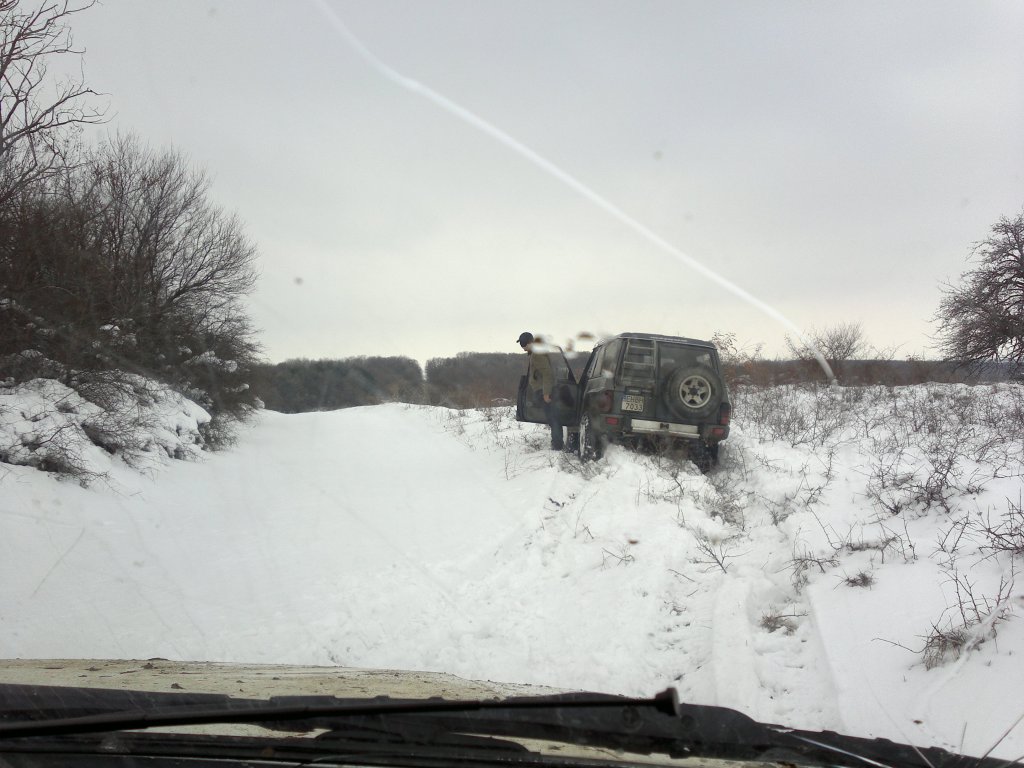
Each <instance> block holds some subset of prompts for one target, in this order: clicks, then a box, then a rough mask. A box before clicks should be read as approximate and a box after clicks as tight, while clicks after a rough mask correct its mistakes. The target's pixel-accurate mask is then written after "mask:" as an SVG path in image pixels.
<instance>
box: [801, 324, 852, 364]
mask: <svg viewBox="0 0 1024 768" xmlns="http://www.w3.org/2000/svg"><path fill="white" fill-rule="evenodd" d="M808 339H809V340H810V341H811V342H812V343H813V344H814V346H815V347H817V348H818V350H819V351H820V352H821V354H822V355H823V356H824V357H825V359H826V360H827V361H828V362H829V364H833V363H837V362H843V361H844V360H856V359H858V358H860V357H862V356H863V355H864V354H866V353H867V352H868V350H869V346H868V343H867V341H866V340H865V338H864V329H863V328H862V327H861V324H860V323H838V324H836V325H833V326H829V327H827V328H824V329H823V330H820V331H818V330H813V329H812V330H811V331H810V332H809V333H808ZM786 346H787V347H788V348H789V351H790V353H791V354H792V355H793V357H795V358H796V359H797V360H806V361H810V360H813V359H814V353H813V352H812V351H811V349H810V347H808V346H806V345H805V344H803V343H801V342H799V341H794V340H793V339H791V338H790V337H789V336H786Z"/></svg>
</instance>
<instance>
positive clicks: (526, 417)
mask: <svg viewBox="0 0 1024 768" xmlns="http://www.w3.org/2000/svg"><path fill="white" fill-rule="evenodd" d="M549 349H551V350H552V351H550V352H536V353H534V354H546V355H547V356H548V357H549V358H550V359H551V371H552V373H554V375H555V389H554V397H553V399H554V402H555V404H556V405H557V407H558V413H559V418H560V420H561V422H562V426H565V427H574V426H576V422H577V418H578V417H577V414H576V398H577V396H578V394H579V385H578V384H577V382H576V376H575V375H574V374H573V372H572V368H571V367H570V366H569V361H568V360H566V359H565V353H564V352H563V351H562V348H561V347H549ZM516 421H526V422H530V423H531V424H547V423H548V420H547V419H546V418H545V417H544V401H543V399H541V398H540V397H539V396H537V397H536V399H534V392H533V390H531V389H530V386H529V383H528V382H527V380H526V374H525V373H524V374H523V375H522V376H520V377H519V392H518V393H517V395H516Z"/></svg>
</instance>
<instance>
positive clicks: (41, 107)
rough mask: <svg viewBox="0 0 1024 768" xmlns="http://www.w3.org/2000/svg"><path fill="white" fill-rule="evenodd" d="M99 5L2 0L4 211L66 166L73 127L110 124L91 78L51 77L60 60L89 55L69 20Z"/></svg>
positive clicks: (0, 181) (0, 196)
mask: <svg viewBox="0 0 1024 768" xmlns="http://www.w3.org/2000/svg"><path fill="white" fill-rule="evenodd" d="M94 4H95V0H90V1H89V2H85V3H82V4H79V5H72V4H71V3H70V2H69V1H68V0H46V1H45V2H35V3H33V2H25V0H0V205H2V204H4V203H6V202H7V201H8V200H9V199H10V198H11V197H12V196H13V195H15V194H17V193H18V192H19V191H20V190H23V189H24V188H25V187H26V186H28V185H30V184H32V183H33V182H34V181H37V180H38V179H40V178H44V177H46V176H47V175H49V174H50V173H52V172H53V171H54V170H55V169H59V168H60V167H61V166H62V165H63V164H64V161H65V158H66V155H67V152H68V150H69V148H70V147H71V146H72V142H73V133H71V132H69V129H71V128H74V127H76V126H81V125H84V124H90V123H99V122H102V121H103V114H104V112H103V110H102V109H97V108H94V107H91V106H89V105H88V102H89V98H88V97H90V96H95V95H97V94H96V92H95V91H93V90H92V89H91V88H89V87H88V86H86V84H85V80H84V77H83V76H81V75H79V76H78V77H73V78H67V79H63V80H54V79H52V78H50V77H49V76H48V74H49V67H48V63H49V62H51V61H52V60H53V59H54V58H55V57H58V56H69V55H70V56H80V55H81V53H82V51H80V50H76V49H75V48H74V45H73V41H72V37H71V30H70V28H69V27H68V19H69V18H70V17H71V16H73V15H74V14H76V13H79V12H80V11H83V10H86V9H88V8H90V7H92V6H93V5H94Z"/></svg>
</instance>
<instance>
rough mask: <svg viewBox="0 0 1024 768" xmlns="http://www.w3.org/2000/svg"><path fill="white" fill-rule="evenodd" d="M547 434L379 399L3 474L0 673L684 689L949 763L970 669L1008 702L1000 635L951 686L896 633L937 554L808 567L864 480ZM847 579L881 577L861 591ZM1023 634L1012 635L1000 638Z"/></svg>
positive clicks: (743, 458) (801, 459)
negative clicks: (263, 672) (704, 472)
mask: <svg viewBox="0 0 1024 768" xmlns="http://www.w3.org/2000/svg"><path fill="white" fill-rule="evenodd" d="M544 442H545V436H544V432H543V429H542V428H535V427H532V426H529V425H520V424H517V423H516V422H515V421H514V420H512V419H511V417H510V414H509V413H508V411H507V410H500V411H494V412H476V411H467V412H454V411H447V410H444V409H434V408H423V407H414V406H403V405H388V406H379V407H374V408H355V409H349V410H344V411H337V412H332V413H315V414H301V415H293V416H284V415H281V414H276V413H270V412H268V413H264V414H262V416H261V418H260V421H259V423H257V424H256V425H254V426H252V427H250V428H247V429H245V430H243V431H242V433H241V434H240V436H239V440H238V443H237V445H236V446H234V447H233V448H232V449H231V450H228V451H225V452H221V453H217V454H213V455H208V456H206V457H205V458H204V459H203V460H202V461H198V462H170V463H169V464H167V465H166V466H164V467H163V468H161V469H160V470H159V471H157V472H155V473H154V474H153V475H152V477H145V476H142V475H140V474H138V473H137V472H134V471H132V470H130V469H128V468H127V467H123V466H122V467H114V468H113V469H112V470H111V474H110V479H109V482H106V483H97V484H95V485H94V486H92V487H91V488H88V489H83V488H80V487H78V486H76V485H75V484H73V483H70V482H55V481H54V480H53V479H52V477H51V476H46V475H43V474H42V473H39V472H36V471H34V470H31V469H27V468H24V467H8V468H6V469H5V470H4V472H5V473H6V474H4V475H3V477H2V482H3V491H4V493H3V496H2V498H0V523H2V525H3V534H4V535H3V536H2V537H0V607H2V612H0V656H4V657H15V658H16V657H21V658H55V657H74V658H89V657H92V658H150V657H165V658H169V659H179V660H210V661H236V662H246V663H286V664H319V665H346V666H355V667H368V668H395V669H398V668H400V669H412V670H427V671H441V672H448V673H452V674H456V675H460V676H462V677H465V678H471V679H482V680H495V681H503V682H515V683H531V684H539V685H548V686H554V687H562V688H573V689H591V690H601V691H609V692H618V693H626V694H653V693H656V692H657V691H659V690H661V689H663V688H665V687H667V686H676V687H677V688H678V689H679V692H680V695H681V696H682V698H683V699H684V700H688V701H692V702H694V703H708V704H718V705H722V706H728V707H732V708H735V709H739V710H741V711H743V712H745V713H747V714H749V715H751V716H752V717H754V718H756V719H759V720H764V721H769V722H777V723H785V724H787V725H791V726H795V727H802V728H809V729H835V730H839V731H853V732H855V733H858V734H871V735H883V736H888V737H890V738H896V739H900V740H911V737H914V738H915V739H917V740H919V741H922V742H923V743H939V744H943V745H945V746H954V747H956V746H958V745H957V744H956V743H955V739H954V736H953V734H955V735H956V737H957V738H959V737H960V735H961V733H960V731H961V725H962V723H963V722H964V719H965V718H967V719H970V714H971V710H970V709H950V701H951V699H950V696H961V695H962V694H963V692H964V691H965V690H969V689H970V688H971V684H970V681H971V680H972V679H982V678H984V679H985V680H986V681H988V682H987V684H988V685H990V686H991V687H992V688H993V689H994V690H995V691H997V692H998V691H999V690H1013V686H1015V685H1017V684H1018V682H1024V681H1021V677H1022V670H1021V669H1020V667H1019V665H1017V664H1016V663H1015V662H1016V658H1015V657H1012V655H1011V657H1007V656H1006V655H1005V654H999V653H998V650H999V649H998V648H996V647H995V646H994V645H986V646H985V651H984V653H985V654H987V655H986V656H984V657H983V658H982V657H979V659H978V660H977V661H978V662H979V663H978V664H976V665H975V666H972V667H971V669H975V668H977V670H978V672H977V674H975V673H971V675H967V674H965V673H963V670H959V669H957V670H951V671H948V672H946V673H945V674H946V675H947V677H948V679H943V680H941V681H939V680H938V678H936V677H935V676H934V675H933V676H932V677H930V678H929V677H927V673H926V672H925V671H924V670H923V669H921V667H920V665H915V658H914V656H913V654H911V653H910V652H908V651H906V650H903V649H900V648H899V647H897V646H895V645H892V644H891V643H889V644H887V643H880V642H878V638H879V637H882V638H884V639H892V640H895V641H901V642H903V643H904V644H907V645H909V644H911V643H913V642H914V641H915V637H916V635H915V633H919V632H920V631H921V628H922V627H926V626H927V622H928V621H930V620H931V619H932V618H934V616H935V615H936V612H937V611H940V610H941V609H942V605H943V603H942V593H941V591H936V590H934V589H933V588H932V587H933V585H934V583H935V581H936V579H937V578H939V576H938V575H937V568H936V566H935V565H934V563H930V562H929V561H924V562H918V563H917V564H914V563H915V562H916V561H912V560H909V559H906V558H904V559H900V558H898V557H896V556H895V555H894V554H893V553H891V552H890V553H889V555H887V556H886V557H883V558H882V559H881V561H880V562H879V561H878V560H877V559H876V558H875V556H872V555H871V554H870V551H867V552H865V551H857V552H851V555H850V557H851V558H853V559H851V560H850V564H849V566H846V565H844V566H842V568H839V569H831V567H830V568H826V566H825V565H822V566H821V567H820V569H811V570H810V571H807V572H801V571H799V570H798V569H796V567H795V565H794V563H796V562H797V561H798V559H799V558H797V554H798V551H803V550H800V549H799V548H800V547H804V548H815V547H816V548H817V549H816V550H815V551H821V546H822V545H821V541H822V540H823V539H827V535H825V534H823V532H825V531H829V530H831V531H838V530H843V528H842V526H844V525H847V524H849V525H850V526H853V525H860V526H861V528H860V529H859V530H860V531H861V533H860V534H859V535H860V536H861V537H862V539H863V537H864V536H869V535H874V534H872V533H871V532H872V531H873V530H874V528H877V524H876V523H868V522H863V523H858V522H857V519H858V518H857V515H859V514H864V513H863V512H861V511H860V509H861V507H860V506H858V504H859V503H858V502H857V499H858V498H862V497H863V493H862V490H859V489H862V488H863V479H862V477H861V476H860V475H859V474H858V472H856V471H850V472H845V473H838V474H836V476H835V477H834V478H833V479H831V480H823V479H822V477H823V475H822V473H823V472H825V471H826V470H825V469H824V468H823V467H819V464H821V462H820V461H819V460H818V458H817V457H816V456H815V454H814V452H813V451H810V452H809V451H803V452H796V451H794V449H792V448H789V447H787V446H780V445H775V446H771V445H765V446H760V447H758V446H756V445H755V444H754V443H753V442H752V441H750V440H749V439H746V438H744V437H743V435H742V432H740V431H739V430H737V433H736V435H735V436H734V438H733V440H732V441H731V442H733V447H732V448H731V454H730V456H731V458H730V459H729V462H730V463H729V464H728V465H727V466H724V467H723V468H722V469H720V470H719V471H718V472H717V473H716V474H714V475H712V477H711V478H710V480H709V478H707V477H704V476H701V475H699V474H698V473H696V471H695V470H694V469H693V468H692V466H691V465H689V464H685V463H683V464H679V463H678V462H676V463H672V462H667V463H666V462H665V461H662V460H659V459H657V458H653V457H643V456H638V455H635V454H633V453H630V452H627V451H624V450H620V449H618V448H615V447H613V448H612V449H610V450H609V453H608V455H607V457H606V459H605V460H604V461H602V462H599V463H598V464H596V465H595V464H588V465H581V464H580V463H579V461H578V460H577V459H575V458H569V457H567V456H565V455H562V454H557V453H552V452H550V451H547V450H544V449H543V445H544ZM755 448H757V451H759V452H755V451H754V449H755ZM846 460H848V461H849V462H853V461H856V460H859V459H858V458H857V456H856V455H855V454H854V453H849V455H848V456H847V457H846ZM837 461H838V459H837ZM815 482H823V483H825V484H826V485H828V492H829V494H830V495H829V496H828V497H826V499H825V501H823V502H820V503H819V504H818V505H816V506H815V507H813V508H812V507H810V506H808V507H807V511H806V512H802V513H800V514H797V513H795V512H794V513H793V514H792V515H791V516H789V517H787V518H786V519H785V520H783V519H782V517H781V516H780V515H779V513H778V510H779V508H780V507H779V506H778V503H777V502H775V501H773V500H774V499H782V500H785V499H793V498H796V497H797V496H798V494H799V493H803V492H806V489H807V488H809V487H811V486H813V484H814V483H815ZM858 482H860V483H861V485H860V486H857V485H856V483H858ZM802 489H803V490H802ZM851 500H852V502H851ZM787 503H789V502H787ZM816 509H820V510H821V511H820V512H815V511H814V510H816ZM869 511H870V510H869ZM822 514H827V518H823V517H821V515H822ZM773 515H774V516H775V517H776V518H777V519H776V520H775V522H773V520H772V516H773ZM816 515H817V517H816ZM872 517H873V514H872ZM915 525H917V526H918V528H919V530H911V529H908V531H907V535H908V536H910V535H914V536H916V537H918V539H917V540H920V541H922V542H923V541H925V540H928V539H934V530H935V526H934V523H931V522H928V521H927V520H924V519H922V520H919V521H917V522H916V523H915ZM871 526H874V528H873V527H871ZM929 526H930V527H929ZM851 530H853V529H852V528H851ZM815 537H817V538H815ZM807 551H810V549H807ZM825 551H826V552H827V551H830V550H828V549H827V548H826V550H825ZM876 555H877V553H876ZM857 558H859V559H857ZM823 562H824V561H823ZM854 566H857V567H865V568H868V567H870V568H871V569H872V571H871V572H872V573H873V574H874V578H875V579H876V581H877V584H876V585H875V586H874V587H873V588H872V589H859V590H858V589H851V588H849V587H846V586H843V580H842V576H843V575H846V571H845V570H843V569H844V568H846V567H850V568H852V567H854ZM910 569H912V570H910ZM819 570H820V572H818V571H819ZM890 575H891V576H892V578H889V576H890ZM797 577H800V578H801V579H803V580H804V581H805V582H807V583H806V589H802V590H801V589H798V588H797V587H796V586H795V585H796V584H797ZM908 599H909V600H911V601H912V604H913V609H912V610H908V602H907V601H908ZM1019 630H1020V628H1019V622H1018V623H1013V624H1007V625H1005V626H1004V627H1003V628H1002V629H1001V632H1002V634H1001V635H1000V638H1001V642H1004V643H1007V644H1009V646H1010V647H1012V644H1013V642H1014V638H1015V637H1016V638H1019V637H1020V631H1019ZM1014 633H1016V634H1014ZM1004 638H1005V640H1004ZM1003 647H1006V646H1005V645H1004V646H1003ZM865 660H870V663H866V661H865ZM997 695H1001V696H1003V698H1004V699H1005V697H1006V694H1005V693H1004V694H993V696H997ZM958 713H959V714H958ZM958 718H959V719H958ZM1005 719H1006V718H996V717H993V718H989V719H987V720H986V721H985V723H986V724H985V728H984V729H979V730H978V732H977V733H975V734H974V739H975V741H974V742H971V740H970V737H971V733H969V734H968V742H967V746H968V748H970V747H971V746H972V744H974V745H978V746H979V747H980V745H981V744H982V743H983V742H984V741H986V740H989V739H991V738H992V734H993V733H997V732H998V731H999V730H1000V729H1002V728H1005V727H1006V726H1007V725H1009V724H1010V723H1009V721H1007V722H1003V721H1004V720H1005ZM918 721H920V722H918ZM972 733H973V732H972ZM1011 744H1012V743H1011ZM987 746H988V745H985V746H984V747H981V748H980V749H974V750H973V751H975V752H980V751H984V749H985V748H987ZM1010 748H1011V749H1012V746H1011V747H1010ZM969 751H971V750H970V749H969Z"/></svg>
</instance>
